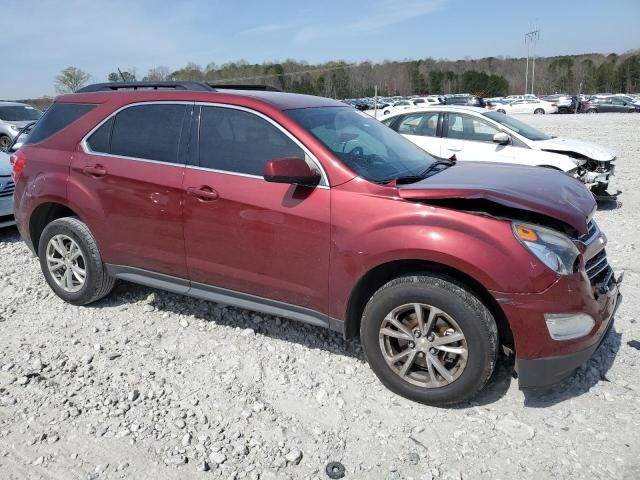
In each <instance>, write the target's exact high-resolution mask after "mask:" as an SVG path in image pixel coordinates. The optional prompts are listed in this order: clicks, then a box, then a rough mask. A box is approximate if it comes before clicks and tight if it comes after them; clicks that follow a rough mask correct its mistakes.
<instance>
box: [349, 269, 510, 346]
mask: <svg viewBox="0 0 640 480" xmlns="http://www.w3.org/2000/svg"><path fill="white" fill-rule="evenodd" d="M425 273H426V274H429V273H432V274H441V275H446V276H448V277H451V278H453V279H454V280H456V281H458V282H459V283H461V284H462V285H463V286H464V287H466V288H468V289H469V290H470V291H471V292H472V293H474V294H475V295H476V296H477V297H478V298H479V299H480V301H481V302H483V303H484V304H485V306H486V307H487V308H488V309H489V311H490V312H491V314H492V315H493V318H494V319H495V321H496V324H497V326H498V335H499V338H500V343H501V344H505V345H508V346H509V347H511V348H514V342H513V333H512V331H511V327H510V325H509V322H508V320H507V317H506V315H505V314H504V311H503V310H502V308H501V307H500V305H499V304H498V302H497V301H496V300H495V298H493V296H492V295H491V294H490V293H489V291H488V290H487V289H486V288H485V287H484V286H483V285H482V284H481V283H480V282H479V281H477V280H476V279H475V278H473V277H471V276H470V275H468V274H466V273H464V272H462V271H460V270H458V269H456V268H453V267H450V266H448V265H444V264H442V263H437V262H431V261H426V260H394V261H390V262H387V263H383V264H381V265H378V266H376V267H374V268H372V269H371V270H369V271H368V272H367V273H365V274H364V275H363V276H362V277H361V278H360V280H359V281H358V282H357V283H356V286H355V287H354V288H353V290H352V292H351V294H350V296H349V300H348V302H347V311H346V314H345V328H344V333H345V337H346V338H352V337H355V336H358V334H359V331H360V321H361V319H362V313H363V312H364V308H365V305H366V304H367V302H368V301H369V299H370V298H371V296H372V295H373V294H374V293H375V292H376V291H377V290H378V289H379V288H380V287H382V286H383V285H384V284H386V283H387V282H389V281H391V280H393V279H394V278H398V277H400V276H404V275H411V274H425Z"/></svg>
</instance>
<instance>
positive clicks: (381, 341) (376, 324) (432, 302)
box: [360, 274, 498, 406]
mask: <svg viewBox="0 0 640 480" xmlns="http://www.w3.org/2000/svg"><path fill="white" fill-rule="evenodd" d="M415 304H421V307H420V309H421V311H422V313H423V318H426V320H424V322H423V325H427V324H428V318H427V317H428V316H429V315H430V314H431V312H432V309H433V310H434V311H435V312H438V311H440V314H438V313H436V315H439V316H436V317H435V318H436V320H435V321H434V323H433V325H434V326H436V327H437V328H436V329H435V330H431V331H432V332H433V334H435V333H436V332H437V331H439V333H440V335H439V336H436V337H435V338H436V339H438V338H440V339H442V338H445V337H447V336H449V335H457V334H458V333H462V335H463V338H464V341H460V342H446V341H445V342H442V343H443V344H444V343H448V344H449V345H451V344H452V343H458V345H454V348H455V349H458V350H462V351H464V350H466V358H465V359H463V358H462V356H461V355H456V354H453V353H447V352H441V351H440V349H441V348H443V347H442V346H439V347H437V348H438V350H436V349H435V348H433V346H432V345H431V344H429V343H428V342H429V341H434V339H433V338H432V337H431V335H429V331H427V332H426V335H428V336H426V337H425V336H423V338H422V340H421V339H420V338H417V337H415V335H417V334H416V333H415V331H416V330H417V325H418V322H417V315H416V314H411V313H409V314H408V315H405V316H404V318H402V317H400V316H399V317H397V318H398V319H399V320H401V321H402V322H404V323H403V326H404V328H405V330H407V329H410V328H414V329H415V330H412V331H413V332H414V333H413V335H414V338H413V340H414V342H415V343H413V342H408V343H406V340H405V337H403V338H402V339H397V338H395V339H394V338H392V336H389V335H387V332H389V331H390V330H391V331H393V332H398V333H399V334H400V335H406V334H404V333H402V332H400V330H399V329H397V330H393V329H394V328H395V327H394V326H391V324H390V323H389V320H388V319H389V318H391V317H394V315H396V314H395V313H394V312H398V311H402V309H403V308H405V307H412V306H414V305H415ZM426 307H429V308H428V310H426ZM410 310H411V308H409V311H410ZM427 312H428V314H427ZM400 315H403V314H400ZM452 321H453V323H452ZM410 322H413V323H414V325H413V327H411V323H410ZM447 323H448V324H449V325H450V326H451V328H446V327H447ZM454 324H455V325H454ZM383 325H384V326H385V328H382V327H383ZM393 325H395V324H393ZM381 328H382V330H381ZM443 328H445V329H446V330H445V331H444V334H443ZM451 330H453V333H452V332H451ZM383 332H384V333H383ZM396 335H397V334H396V333H394V336H396ZM360 338H361V341H362V346H363V349H364V353H365V356H366V358H367V361H368V362H369V365H370V366H371V369H372V370H373V371H374V373H375V374H376V376H377V377H378V378H379V379H380V381H381V382H382V383H383V384H384V385H385V386H386V387H387V388H388V389H389V390H391V391H393V392H395V393H396V394H398V395H401V396H403V397H405V398H408V399H411V400H414V401H416V402H420V403H424V404H427V405H433V406H445V405H453V404H457V403H462V402H465V401H467V400H469V399H471V398H472V397H474V396H475V395H476V394H477V393H478V392H479V391H480V390H482V388H483V387H484V385H485V384H486V383H487V381H488V380H489V378H490V377H491V374H492V373H493V369H494V366H495V363H496V359H497V355H498V329H497V326H496V322H495V320H494V319H493V317H492V315H491V313H490V312H489V310H488V309H487V307H486V306H485V305H484V304H483V303H482V302H481V301H480V300H479V299H478V298H477V297H476V296H475V295H474V294H473V293H471V292H470V291H469V290H468V289H467V288H466V287H465V286H463V285H462V284H460V283H459V282H457V281H456V280H455V279H453V278H450V277H447V276H440V275H427V274H416V275H412V276H403V277H399V278H396V279H395V280H392V281H390V282H389V283H387V284H386V285H384V286H383V287H381V288H380V289H379V290H378V291H377V292H376V293H375V294H374V295H373V296H372V297H371V299H370V300H369V302H368V303H367V305H366V307H365V309H364V313H363V316H362V322H361V325H360ZM452 338H453V337H452ZM401 342H404V343H405V346H406V347H407V348H406V350H411V351H412V352H415V350H416V348H417V349H423V350H420V351H418V352H417V353H416V354H414V353H411V354H409V355H408V356H406V357H404V358H407V360H406V361H403V362H402V363H401V364H398V362H400V361H401V360H398V361H397V362H395V363H394V362H393V361H391V365H394V367H392V366H390V363H389V360H387V359H390V357H391V356H394V355H396V351H397V352H399V353H401V352H403V350H402V345H401ZM419 342H422V343H419ZM412 343H413V345H414V346H415V348H414V349H413V350H412V349H411V345H412ZM394 345H395V346H397V349H396V350H393V346H394ZM465 347H466V348H465ZM390 348H391V351H390V352H389V349H390ZM406 350H405V351H406ZM433 354H435V355H433ZM447 355H452V356H454V357H455V358H456V360H455V362H453V365H454V367H453V369H452V370H447V371H448V372H449V374H451V380H450V382H449V383H447V382H443V380H444V378H445V377H444V376H443V375H440V374H439V372H440V370H438V369H437V367H435V364H434V363H432V366H431V370H432V371H431V372H430V371H429V369H428V368H427V365H428V363H429V361H428V360H427V359H428V358H429V359H433V358H434V357H435V358H436V359H439V361H440V366H446V365H447V364H448V363H447V361H446V356H447ZM439 356H444V358H445V361H443V359H442V358H441V357H439ZM385 358H386V359H385ZM409 359H411V360H412V363H411V364H410V365H411V366H409V367H408V370H409V376H406V375H405V376H402V374H401V373H399V372H397V371H396V370H394V368H397V369H399V370H402V369H403V367H405V366H406V363H407V362H408V361H409ZM431 362H433V360H431ZM463 363H464V365H463ZM434 367H435V368H434ZM456 368H457V371H454V369H456ZM460 369H461V370H460ZM452 372H454V373H453V374H452ZM434 373H435V376H434ZM438 377H439V378H438ZM427 379H428V380H429V381H428V382H426V380H427Z"/></svg>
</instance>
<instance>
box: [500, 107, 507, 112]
mask: <svg viewBox="0 0 640 480" xmlns="http://www.w3.org/2000/svg"><path fill="white" fill-rule="evenodd" d="M498 112H500V113H507V112H506V111H504V110H503V109H502V108H499V109H498Z"/></svg>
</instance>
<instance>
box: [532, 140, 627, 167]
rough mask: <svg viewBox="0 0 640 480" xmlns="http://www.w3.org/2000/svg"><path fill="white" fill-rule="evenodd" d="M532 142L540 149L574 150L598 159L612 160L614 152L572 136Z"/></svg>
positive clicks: (614, 155)
mask: <svg viewBox="0 0 640 480" xmlns="http://www.w3.org/2000/svg"><path fill="white" fill-rule="evenodd" d="M533 144H534V145H535V146H536V147H537V148H539V149H540V150H552V151H556V152H576V153H579V154H580V155H584V156H585V157H588V158H591V159H593V160H598V161H601V162H602V161H607V160H613V159H614V158H616V153H615V152H613V151H611V150H609V149H608V148H605V147H602V146H600V145H597V144H595V143H592V142H585V141H583V140H574V139H573V138H564V137H557V138H551V139H549V140H537V141H535V142H533Z"/></svg>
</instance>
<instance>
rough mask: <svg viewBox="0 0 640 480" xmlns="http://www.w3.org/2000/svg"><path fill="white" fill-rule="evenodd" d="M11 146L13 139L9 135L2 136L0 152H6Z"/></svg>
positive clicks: (0, 136) (0, 137)
mask: <svg viewBox="0 0 640 480" xmlns="http://www.w3.org/2000/svg"><path fill="white" fill-rule="evenodd" d="M10 144H11V137H9V136H8V135H0V152H4V151H6V150H7V148H9V145H10Z"/></svg>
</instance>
